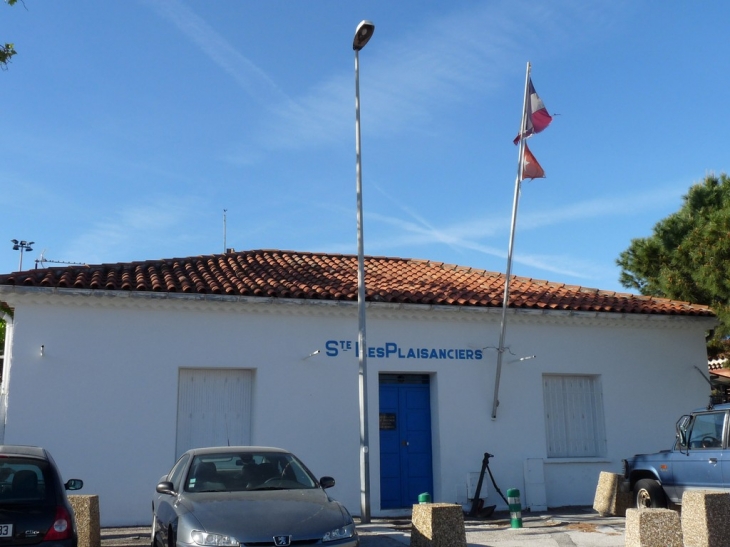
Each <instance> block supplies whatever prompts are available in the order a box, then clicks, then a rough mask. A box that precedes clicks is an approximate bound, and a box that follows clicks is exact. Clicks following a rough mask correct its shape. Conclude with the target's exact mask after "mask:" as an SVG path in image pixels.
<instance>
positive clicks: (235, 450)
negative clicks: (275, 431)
mask: <svg viewBox="0 0 730 547" xmlns="http://www.w3.org/2000/svg"><path fill="white" fill-rule="evenodd" d="M247 452H249V453H252V454H255V453H259V452H278V453H281V454H289V451H288V450H284V449H283V448H276V447H273V446H207V447H205V448H193V449H191V450H188V451H187V453H188V454H192V455H193V456H197V455H200V454H229V453H230V454H245V453H247Z"/></svg>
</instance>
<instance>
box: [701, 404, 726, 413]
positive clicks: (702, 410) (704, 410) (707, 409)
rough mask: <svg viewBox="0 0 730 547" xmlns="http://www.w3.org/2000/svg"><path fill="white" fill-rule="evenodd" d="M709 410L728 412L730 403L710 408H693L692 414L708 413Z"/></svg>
mask: <svg viewBox="0 0 730 547" xmlns="http://www.w3.org/2000/svg"><path fill="white" fill-rule="evenodd" d="M711 410H730V403H721V404H719V405H712V406H709V407H707V406H701V407H700V408H695V409H694V410H693V411H692V412H708V411H711Z"/></svg>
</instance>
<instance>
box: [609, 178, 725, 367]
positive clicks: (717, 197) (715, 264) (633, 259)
mask: <svg viewBox="0 0 730 547" xmlns="http://www.w3.org/2000/svg"><path fill="white" fill-rule="evenodd" d="M683 200H684V203H683V204H682V207H681V208H680V210H679V211H677V212H676V213H673V214H671V215H669V216H668V217H666V218H665V219H663V220H661V221H659V222H658V223H657V224H656V225H655V226H654V229H653V233H652V235H651V236H649V237H645V238H638V239H633V240H632V241H631V244H630V245H629V248H628V249H626V250H625V251H623V252H622V253H621V254H620V255H619V258H618V259H617V260H616V263H617V264H618V265H619V266H620V267H621V274H620V278H619V281H620V282H621V284H622V285H623V286H624V287H627V288H629V289H635V290H638V291H639V292H640V293H641V294H644V295H651V296H662V297H666V298H672V299H675V300H684V301H688V302H692V303H695V304H708V305H710V306H712V308H713V310H714V311H715V312H716V313H717V316H718V319H719V321H720V324H719V326H718V328H717V329H716V330H715V333H714V336H713V337H712V339H711V340H710V341H709V343H708V352H709V354H710V355H711V356H714V355H717V354H719V353H725V352H730V342H728V336H730V178H729V177H728V176H727V175H726V174H724V173H723V174H721V175H720V176H719V177H717V176H715V175H707V176H706V177H705V178H704V180H703V181H702V182H699V183H697V184H695V185H693V186H692V187H690V189H689V192H688V193H687V195H686V196H684V198H683Z"/></svg>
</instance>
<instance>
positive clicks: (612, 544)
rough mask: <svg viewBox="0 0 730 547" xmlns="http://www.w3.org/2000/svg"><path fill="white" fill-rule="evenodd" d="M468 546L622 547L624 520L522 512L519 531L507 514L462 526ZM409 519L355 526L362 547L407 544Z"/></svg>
mask: <svg viewBox="0 0 730 547" xmlns="http://www.w3.org/2000/svg"><path fill="white" fill-rule="evenodd" d="M464 525H465V529H466V541H467V545H468V546H469V547H478V546H485V547H623V546H624V544H625V531H624V528H625V519H624V518H623V517H601V516H600V515H598V514H597V513H596V512H595V511H593V509H591V508H588V507H585V508H575V507H571V508H566V509H562V510H556V511H550V512H547V513H523V518H522V525H523V527H522V528H518V529H514V528H512V527H511V525H510V520H509V514H508V513H495V514H494V515H493V516H492V517H490V518H488V519H483V520H469V519H467V520H466V521H465V523H464ZM410 526H411V523H410V520H405V519H404V520H400V521H399V520H379V519H373V520H372V521H371V523H370V524H361V525H359V526H358V531H359V532H360V537H361V543H362V547H402V546H403V545H410Z"/></svg>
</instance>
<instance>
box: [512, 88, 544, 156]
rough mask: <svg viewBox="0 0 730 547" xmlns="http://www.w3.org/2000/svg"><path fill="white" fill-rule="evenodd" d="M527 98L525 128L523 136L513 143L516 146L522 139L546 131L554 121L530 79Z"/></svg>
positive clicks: (516, 138) (517, 137)
mask: <svg viewBox="0 0 730 547" xmlns="http://www.w3.org/2000/svg"><path fill="white" fill-rule="evenodd" d="M528 85H529V89H528V97H527V105H526V106H527V113H526V114H527V115H526V116H525V127H524V130H523V131H522V134H521V135H519V134H518V135H517V136H516V137H515V140H514V141H513V142H514V143H515V144H517V143H518V142H520V137H522V138H523V139H526V138H527V137H529V136H531V135H534V134H535V133H539V132H540V131H542V130H543V129H545V128H546V127H547V126H548V125H550V122H551V121H553V117H552V116H551V115H550V114H548V111H547V109H546V108H545V105H544V104H543V102H542V99H540V97H539V96H538V95H537V93H536V92H535V87H534V86H533V85H532V78H530V80H529V82H528Z"/></svg>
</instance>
